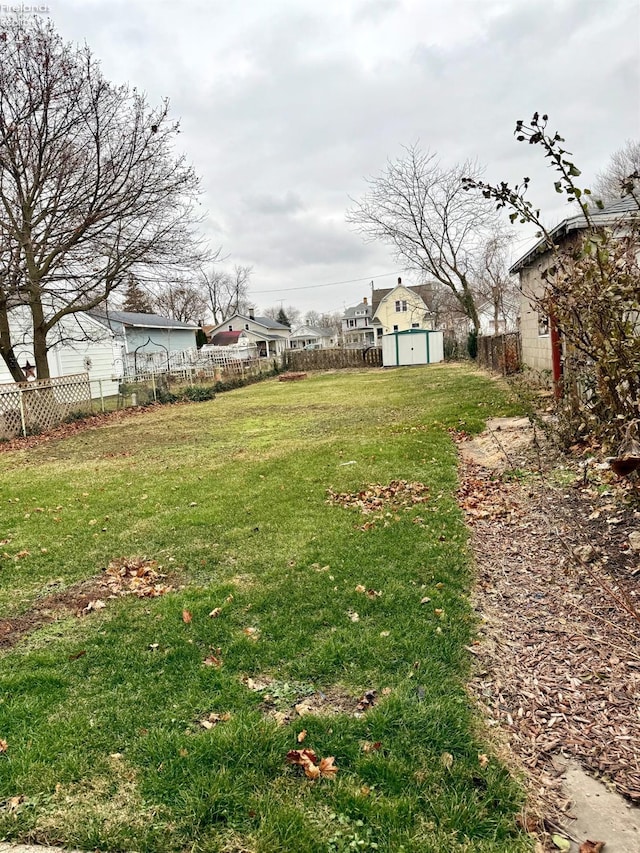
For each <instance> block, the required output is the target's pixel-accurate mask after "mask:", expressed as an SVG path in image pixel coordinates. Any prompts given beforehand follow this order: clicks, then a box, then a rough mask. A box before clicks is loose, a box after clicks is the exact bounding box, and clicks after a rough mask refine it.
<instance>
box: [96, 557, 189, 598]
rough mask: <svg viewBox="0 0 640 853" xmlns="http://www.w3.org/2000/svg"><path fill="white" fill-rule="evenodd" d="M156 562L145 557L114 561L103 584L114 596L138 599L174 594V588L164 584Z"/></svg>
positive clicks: (105, 574) (123, 558)
mask: <svg viewBox="0 0 640 853" xmlns="http://www.w3.org/2000/svg"><path fill="white" fill-rule="evenodd" d="M161 568H162V566H159V565H158V563H157V561H156V560H146V559H144V558H143V557H122V558H120V559H118V560H112V561H111V562H110V563H109V565H108V566H107V568H106V569H105V570H104V575H103V581H102V582H103V584H104V585H105V586H106V587H108V589H109V590H110V591H111V593H112V594H113V595H135V596H137V597H138V598H158V597H159V596H161V595H166V593H168V592H173V589H174V587H172V586H171V585H170V584H166V583H163V580H164V579H165V578H166V575H163V574H161V573H160V571H159V569H161Z"/></svg>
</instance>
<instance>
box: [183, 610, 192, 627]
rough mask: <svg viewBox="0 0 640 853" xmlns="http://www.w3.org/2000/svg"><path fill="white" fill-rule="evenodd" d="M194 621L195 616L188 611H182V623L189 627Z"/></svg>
mask: <svg viewBox="0 0 640 853" xmlns="http://www.w3.org/2000/svg"><path fill="white" fill-rule="evenodd" d="M192 619H193V616H192V615H191V614H190V613H189V611H188V610H183V611H182V621H183V622H184V623H185V625H188V624H189V622H191V620H192Z"/></svg>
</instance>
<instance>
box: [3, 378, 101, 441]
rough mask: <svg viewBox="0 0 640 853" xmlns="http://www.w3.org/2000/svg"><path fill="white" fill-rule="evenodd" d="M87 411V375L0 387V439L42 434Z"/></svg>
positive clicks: (88, 387) (89, 397)
mask: <svg viewBox="0 0 640 853" xmlns="http://www.w3.org/2000/svg"><path fill="white" fill-rule="evenodd" d="M90 408H91V388H90V386H89V375H88V374H87V373H77V374H74V375H72V376H56V377H53V378H51V379H34V380H33V381H31V382H12V383H10V384H7V385H0V439H9V438H15V436H17V435H29V434H34V433H40V432H46V431H47V430H49V429H52V427H54V426H57V425H58V424H60V423H61V422H62V421H63V420H64V419H65V418H67V417H69V415H71V414H74V413H76V412H85V411H89V410H90Z"/></svg>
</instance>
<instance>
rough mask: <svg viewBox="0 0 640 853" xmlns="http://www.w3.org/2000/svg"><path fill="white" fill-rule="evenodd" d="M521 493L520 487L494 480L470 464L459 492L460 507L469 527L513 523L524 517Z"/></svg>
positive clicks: (466, 468)
mask: <svg viewBox="0 0 640 853" xmlns="http://www.w3.org/2000/svg"><path fill="white" fill-rule="evenodd" d="M517 489H518V487H517V485H516V484H514V483H509V482H504V481H503V480H502V479H499V478H496V477H492V476H490V475H489V472H487V471H486V469H482V468H480V467H479V466H477V465H473V464H471V463H470V464H468V465H466V466H465V469H464V476H463V477H462V479H461V483H460V488H459V489H458V504H459V505H460V507H461V508H462V509H463V510H464V512H465V515H466V517H467V522H468V523H469V524H475V523H476V522H477V521H479V520H491V519H505V520H513V519H514V518H515V517H516V516H517V515H519V514H520V507H519V504H518V501H517V499H516V494H515V493H516V491H517Z"/></svg>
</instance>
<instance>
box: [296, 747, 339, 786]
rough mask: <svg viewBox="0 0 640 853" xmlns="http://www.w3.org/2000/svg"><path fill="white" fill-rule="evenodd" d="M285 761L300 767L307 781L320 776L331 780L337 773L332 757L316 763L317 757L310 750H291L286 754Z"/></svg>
mask: <svg viewBox="0 0 640 853" xmlns="http://www.w3.org/2000/svg"><path fill="white" fill-rule="evenodd" d="M287 761H288V762H289V764H296V765H298V766H300V767H302V769H303V770H304V775H305V776H306V777H307V779H319V778H320V777H321V776H324V777H325V778H327V779H332V778H333V777H334V776H335V774H336V773H337V772H338V768H337V767H336V766H335V764H334V761H335V758H334V757H333V755H330V756H328V757H327V758H322V759H321V760H320V761H318V756H317V755H316V754H315V752H314V751H313V750H312V749H291V750H290V751H289V752H288V753H287Z"/></svg>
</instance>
